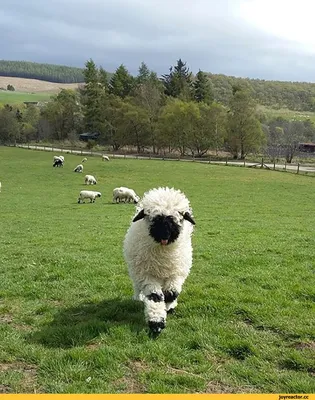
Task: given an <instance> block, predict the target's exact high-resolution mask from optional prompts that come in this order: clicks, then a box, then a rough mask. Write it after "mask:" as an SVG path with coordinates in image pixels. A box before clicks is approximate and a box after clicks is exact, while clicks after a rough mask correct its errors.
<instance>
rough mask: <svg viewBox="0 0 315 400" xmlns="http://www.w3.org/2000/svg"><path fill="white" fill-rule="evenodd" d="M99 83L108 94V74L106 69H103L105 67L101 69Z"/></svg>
mask: <svg viewBox="0 0 315 400" xmlns="http://www.w3.org/2000/svg"><path fill="white" fill-rule="evenodd" d="M98 75H99V79H98V80H99V83H100V84H101V86H102V88H103V89H104V90H105V91H106V92H108V75H107V72H106V71H105V69H103V67H100V69H99V72H98Z"/></svg>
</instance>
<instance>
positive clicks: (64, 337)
mask: <svg viewBox="0 0 315 400" xmlns="http://www.w3.org/2000/svg"><path fill="white" fill-rule="evenodd" d="M52 158H53V154H52V153H50V152H37V151H32V150H25V149H16V148H5V147H0V181H1V182H2V192H1V193H0V210H1V214H0V215H1V216H0V225H1V229H0V243H1V250H0V254H1V255H0V375H1V379H0V393H1V392H2V393H10V392H13V393H14V392H17V393H21V392H37V393H41V392H42V393H130V392H133V393H253V392H259V393H262V392H263V393H314V392H315V379H314V378H315V358H314V349H315V317H314V315H315V313H314V311H315V310H314V304H315V284H314V282H315V265H314V249H315V190H314V188H315V180H314V178H312V177H308V176H299V175H293V174H289V173H288V174H287V173H280V172H274V171H267V170H253V169H247V168H238V167H226V166H216V165H208V164H199V163H192V162H178V161H173V162H167V161H160V160H158V161H157V160H155V161H153V160H123V159H121V160H118V159H115V160H111V161H110V162H102V161H101V159H100V158H93V157H88V161H87V162H86V163H85V164H84V171H83V173H82V174H76V173H74V172H73V168H74V167H75V166H76V165H77V164H79V163H80V161H81V159H82V157H80V156H75V155H70V154H65V166H64V167H63V168H53V167H52V164H53V162H52ZM86 173H87V174H92V175H94V176H95V177H96V178H97V180H98V184H97V185H96V186H93V189H92V190H97V191H100V192H102V197H101V198H98V199H96V202H95V203H94V204H88V203H86V204H77V198H78V194H79V192H80V190H82V189H84V188H85V185H84V184H83V182H84V175H85V174H86ZM166 185H167V186H174V187H176V188H179V189H181V190H183V191H184V192H185V194H186V195H187V197H188V198H189V199H190V201H191V205H192V207H193V210H194V217H195V220H196V223H197V225H196V228H195V232H194V237H193V245H194V263H193V268H192V271H191V274H190V275H189V277H188V279H187V281H186V282H185V285H184V287H183V292H182V293H181V295H180V297H179V305H178V307H177V309H176V313H175V314H174V315H171V316H169V317H168V320H167V327H166V329H165V330H164V331H163V332H162V334H161V335H160V337H159V338H158V339H157V340H152V339H150V338H149V337H148V334H147V328H146V325H145V323H144V319H143V311H142V304H141V303H138V302H135V301H133V300H131V296H132V285H131V281H130V279H129V277H128V273H127V268H126V266H125V263H124V260H123V256H122V241H123V239H124V235H125V233H126V230H127V228H128V226H129V223H130V221H131V218H132V216H133V214H134V212H135V208H134V205H132V204H112V203H111V200H112V190H113V188H115V187H116V186H128V187H131V188H133V189H134V190H135V191H136V192H137V193H138V194H139V195H140V196H142V195H143V193H144V192H145V191H146V190H148V189H150V188H152V187H157V186H166Z"/></svg>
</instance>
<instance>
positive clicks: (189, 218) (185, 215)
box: [183, 211, 196, 225]
mask: <svg viewBox="0 0 315 400" xmlns="http://www.w3.org/2000/svg"><path fill="white" fill-rule="evenodd" d="M183 217H184V219H185V220H186V221H189V222H190V223H191V224H193V225H196V222H195V221H194V220H193V219H192V216H191V215H190V214H189V212H188V211H186V212H185V214H184V215H183Z"/></svg>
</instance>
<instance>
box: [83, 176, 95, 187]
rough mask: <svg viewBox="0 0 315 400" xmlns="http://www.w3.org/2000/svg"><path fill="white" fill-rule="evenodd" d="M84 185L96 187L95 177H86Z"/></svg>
mask: <svg viewBox="0 0 315 400" xmlns="http://www.w3.org/2000/svg"><path fill="white" fill-rule="evenodd" d="M84 183H85V184H86V185H96V184H97V182H96V179H95V177H94V176H93V175H85V177H84Z"/></svg>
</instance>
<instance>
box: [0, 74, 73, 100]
mask: <svg viewBox="0 0 315 400" xmlns="http://www.w3.org/2000/svg"><path fill="white" fill-rule="evenodd" d="M8 84H11V85H13V86H14V88H15V91H14V92H10V91H8V90H0V103H2V104H6V103H8V104H17V103H23V102H24V101H48V100H49V99H50V97H51V96H52V95H53V94H55V93H58V92H59V91H60V90H61V89H74V88H77V87H78V84H77V83H67V84H65V83H52V82H46V81H40V80H37V79H25V78H10V77H6V76H0V87H2V88H6V87H7V85H8Z"/></svg>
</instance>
